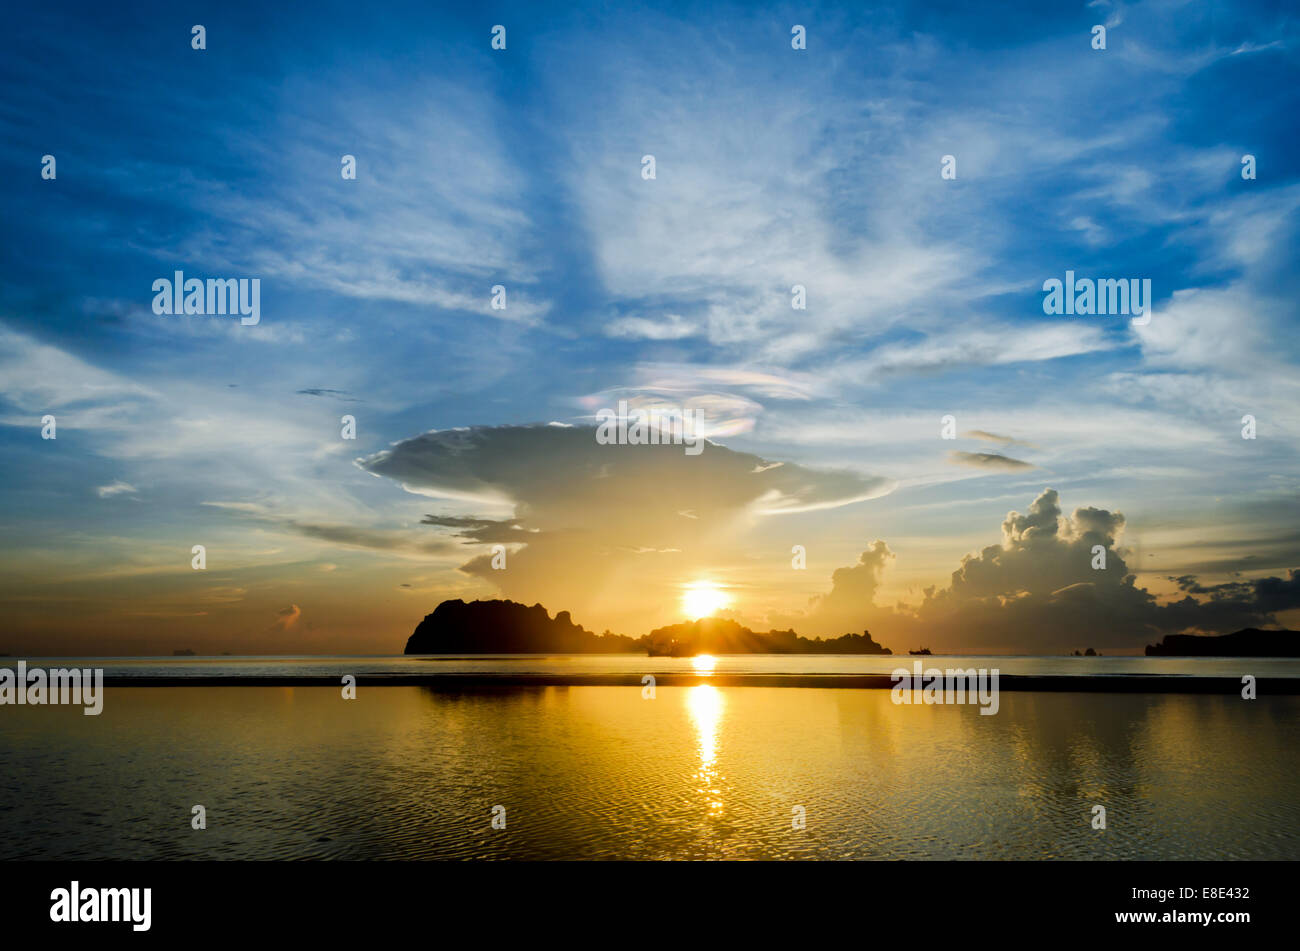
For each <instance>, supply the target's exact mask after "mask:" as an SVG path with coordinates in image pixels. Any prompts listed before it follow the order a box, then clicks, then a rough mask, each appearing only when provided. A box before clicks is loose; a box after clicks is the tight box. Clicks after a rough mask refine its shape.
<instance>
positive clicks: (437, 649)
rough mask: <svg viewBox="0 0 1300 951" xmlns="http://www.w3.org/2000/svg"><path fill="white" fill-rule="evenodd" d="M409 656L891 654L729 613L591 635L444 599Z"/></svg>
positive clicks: (504, 604) (563, 614) (502, 609)
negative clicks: (754, 623) (632, 633)
mask: <svg viewBox="0 0 1300 951" xmlns="http://www.w3.org/2000/svg"><path fill="white" fill-rule="evenodd" d="M404 653H406V654H615V653H636V654H649V655H651V656H652V657H655V656H659V657H691V656H694V655H696V654H709V653H712V654H891V653H893V652H892V651H891V650H890V649H889V648H887V647H882V646H881V645H880V644H877V643H876V642H875V640H873V639H872V637H871V634H870V632H868V631H863V632H862V633H861V634H845V635H843V636H842V637H835V638H828V639H825V640H823V639H822V638H807V637H802V636H800V635H799V634H796V633H795V632H794V631H793V630H788V631H768V632H767V633H766V634H764V633H759V632H757V631H751V630H750V629H749V628H747V627H745V626H743V625H741V624H739V623H737V622H736V621H733V620H730V619H728V618H716V617H707V618H701V619H699V620H697V621H686V622H683V623H681V624H671V625H669V626H667V627H661V628H656V629H655V630H653V631H651V632H650V633H649V634H646V635H645V636H643V637H639V638H631V637H627V636H625V635H622V634H612V633H610V632H609V631H605V632H604V633H603V634H594V633H592V632H591V631H588V630H587V629H586V628H584V627H582V626H581V625H580V624H575V623H574V622H573V619H572V617H570V615H569V612H568V611H560V612H559V613H558V614H556V615H555V617H554V618H552V617H551V616H550V613H549V612H548V611H547V610H546V608H544V607H542V605H540V604H534V605H532V606H531V607H529V606H528V605H524V604H520V603H518V602H516V601H500V600H493V601H470V602H465V601H462V600H460V599H459V598H457V599H455V600H451V601H443V602H442V603H441V604H439V605H438V606H437V607H436V608H435V609H434V611H433V613H432V614H429V615H427V616H425V618H424V620H423V621H421V622H420V623H419V624H418V625H417V626H416V628H415V632H414V633H413V634H411V636H410V638H408V639H407V641H406V649H405V651H404Z"/></svg>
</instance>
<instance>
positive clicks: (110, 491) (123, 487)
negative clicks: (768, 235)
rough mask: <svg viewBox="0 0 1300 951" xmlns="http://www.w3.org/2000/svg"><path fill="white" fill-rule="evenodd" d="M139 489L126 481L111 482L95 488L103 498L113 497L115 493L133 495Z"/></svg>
mask: <svg viewBox="0 0 1300 951" xmlns="http://www.w3.org/2000/svg"><path fill="white" fill-rule="evenodd" d="M137 491H138V490H137V489H136V487H135V486H133V485H130V484H129V483H126V482H121V481H118V482H110V483H109V484H108V485H101V486H100V487H99V488H97V489H95V493H96V494H97V495H98V496H99V497H100V498H101V499H111V498H112V497H113V496H115V495H132V494H134V493H136V492H137Z"/></svg>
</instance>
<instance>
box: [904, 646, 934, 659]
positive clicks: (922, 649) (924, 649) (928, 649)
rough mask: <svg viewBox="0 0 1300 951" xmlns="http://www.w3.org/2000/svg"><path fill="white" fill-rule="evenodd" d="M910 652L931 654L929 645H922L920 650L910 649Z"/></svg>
mask: <svg viewBox="0 0 1300 951" xmlns="http://www.w3.org/2000/svg"><path fill="white" fill-rule="evenodd" d="M908 653H909V654H918V655H920V654H924V655H925V656H927V657H928V656H929V655H930V648H928V647H922V648H921V649H920V650H919V651H908Z"/></svg>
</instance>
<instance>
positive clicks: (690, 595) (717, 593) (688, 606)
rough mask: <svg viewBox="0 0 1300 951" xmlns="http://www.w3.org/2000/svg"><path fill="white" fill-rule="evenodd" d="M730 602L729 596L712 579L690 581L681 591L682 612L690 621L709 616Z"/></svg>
mask: <svg viewBox="0 0 1300 951" xmlns="http://www.w3.org/2000/svg"><path fill="white" fill-rule="evenodd" d="M730 603H731V598H729V597H728V596H727V593H726V592H725V591H723V590H722V588H720V587H719V586H718V585H716V584H714V583H713V582H712V581H692V582H691V583H690V584H688V585H686V587H685V589H684V590H683V591H682V612H683V613H684V614H685V615H686V617H687V618H689V619H690V620H692V621H695V620H698V619H700V618H702V617H710V616H711V615H713V614H716V613H717V612H718V611H721V610H722V609H723V608H725V607H726V606H727V605H728V604H730Z"/></svg>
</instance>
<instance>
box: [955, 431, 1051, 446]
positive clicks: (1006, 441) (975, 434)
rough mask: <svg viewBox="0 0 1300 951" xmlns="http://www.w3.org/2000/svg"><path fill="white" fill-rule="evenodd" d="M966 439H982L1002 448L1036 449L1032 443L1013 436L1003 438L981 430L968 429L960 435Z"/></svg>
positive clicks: (998, 434)
mask: <svg viewBox="0 0 1300 951" xmlns="http://www.w3.org/2000/svg"><path fill="white" fill-rule="evenodd" d="M962 436H964V437H965V438H967V439H982V440H984V441H985V442H996V443H1001V444H1002V445H1004V446H1026V447H1028V448H1030V449H1035V448H1037V447H1036V446H1035V445H1034V444H1033V443H1030V442H1025V441H1024V440H1021V439H1016V438H1015V437H1014V436H1003V435H1001V434H1000V433H990V432H988V431H986V430H983V429H970V430H967V431H966V432H964V433H962Z"/></svg>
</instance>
